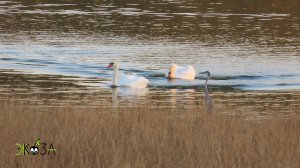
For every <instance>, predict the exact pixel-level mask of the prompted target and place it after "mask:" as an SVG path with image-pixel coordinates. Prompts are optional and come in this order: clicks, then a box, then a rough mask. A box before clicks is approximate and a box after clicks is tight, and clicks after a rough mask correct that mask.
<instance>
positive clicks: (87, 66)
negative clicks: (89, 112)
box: [0, 0, 300, 113]
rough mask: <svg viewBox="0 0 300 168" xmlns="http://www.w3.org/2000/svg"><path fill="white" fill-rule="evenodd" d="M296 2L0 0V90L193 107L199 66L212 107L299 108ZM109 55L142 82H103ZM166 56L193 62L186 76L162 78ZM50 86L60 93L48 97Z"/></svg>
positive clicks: (198, 102)
mask: <svg viewBox="0 0 300 168" xmlns="http://www.w3.org/2000/svg"><path fill="white" fill-rule="evenodd" d="M299 7H300V3H299V2H298V1H294V0H286V1H276V0H263V1H247V0H241V1H234V0H225V1H224V0H223V1H208V0H202V1H198V0H153V1H136V0H135V1H133V0H123V1H98V0H85V1H83V0H22V1H0V69H1V72H0V79H1V81H0V84H1V88H2V89H1V95H12V94H14V95H19V96H20V95H27V96H28V95H32V94H47V95H48V96H45V98H44V100H45V101H50V100H52V99H53V100H54V99H55V100H59V99H65V98H66V99H67V98H69V99H70V97H72V96H73V98H75V99H76V98H78V100H79V99H80V100H82V97H86V98H87V99H91V98H90V97H89V96H91V95H93V100H95V101H93V102H96V103H95V104H97V105H109V106H110V105H116V104H117V105H128V104H131V105H137V104H151V105H154V106H156V105H164V106H178V105H179V106H184V107H191V106H202V105H203V88H204V87H203V84H204V79H203V76H201V75H200V74H199V72H201V71H206V70H208V71H210V72H211V74H212V77H211V79H210V81H209V88H210V92H211V93H210V94H211V96H212V98H213V100H214V103H215V104H217V105H218V104H221V105H225V106H227V107H232V106H234V107H235V108H239V109H242V110H241V112H250V111H251V112H252V113H255V112H259V113H264V112H265V111H270V110H266V109H272V108H274V109H278V108H279V109H281V110H282V111H283V112H286V111H292V110H291V109H297V108H299V107H300V98H299V97H300V94H299V93H300V68H299V67H300V66H299V65H300V25H299V23H300V12H299ZM112 61H118V62H120V63H121V71H122V72H123V73H128V74H136V75H140V76H144V77H146V78H148V79H149V80H150V86H149V88H147V89H140V90H136V89H129V88H118V89H112V88H111V87H110V83H111V76H112V71H111V70H107V69H106V68H105V67H106V66H107V64H108V63H109V62H112ZM171 63H176V64H179V65H187V64H188V65H193V66H194V67H195V69H196V71H197V75H196V80H194V81H185V80H175V81H171V82H170V81H168V80H166V79H165V78H164V73H165V71H166V69H167V68H168V66H169V65H170V64H171ZM58 93H64V94H63V97H64V98H58V97H59V96H58V97H55V96H54V97H53V96H51V94H52V95H53V94H58ZM66 93H70V95H71V96H70V95H69V94H66ZM75 94H76V95H77V96H76V95H75ZM49 95H50V96H49ZM21 97H22V96H21ZM25 97H26V96H25ZM90 101H91V100H89V102H90ZM107 102H108V103H111V104H108V103H107ZM56 103H61V102H60V101H57V102H56Z"/></svg>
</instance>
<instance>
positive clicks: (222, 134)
mask: <svg viewBox="0 0 300 168" xmlns="http://www.w3.org/2000/svg"><path fill="white" fill-rule="evenodd" d="M0 106H1V115H0V124H1V125H0V126H1V127H0V130H1V139H0V144H1V154H0V158H1V161H0V167H50V166H51V167H151V168H152V167H168V168H170V167H295V168H296V167H300V162H299V158H300V146H299V142H300V132H299V130H300V122H299V118H298V117H296V116H295V117H290V118H285V119H283V118H279V117H273V118H271V119H268V120H263V121H253V120H252V121H249V120H245V119H244V118H243V117H241V116H239V117H237V116H218V115H216V113H214V114H207V113H206V112H205V111H204V110H201V109H200V110H199V109H182V108H178V109H168V108H160V109H159V108H155V109H154V108H151V107H144V108H130V107H127V108H120V109H109V108H101V107H75V106H72V105H70V107H50V108H49V107H40V106H32V105H27V104H26V103H22V102H21V101H14V100H6V101H0ZM36 138H41V140H42V141H44V142H48V143H50V142H52V143H53V144H54V147H55V148H56V149H57V154H56V155H52V154H51V155H49V156H42V155H38V156H33V155H29V156H15V153H17V149H16V146H15V144H16V143H33V142H34V141H35V140H36Z"/></svg>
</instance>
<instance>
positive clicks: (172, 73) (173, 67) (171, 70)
mask: <svg viewBox="0 0 300 168" xmlns="http://www.w3.org/2000/svg"><path fill="white" fill-rule="evenodd" d="M176 68H177V65H176V64H171V66H170V67H169V73H168V78H169V79H171V78H175V72H176Z"/></svg>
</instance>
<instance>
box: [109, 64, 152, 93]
mask: <svg viewBox="0 0 300 168" xmlns="http://www.w3.org/2000/svg"><path fill="white" fill-rule="evenodd" d="M109 67H113V68H114V72H113V79H112V86H125V87H132V88H145V87H147V85H148V83H149V80H148V79H146V78H144V77H139V76H134V75H125V74H121V75H119V64H118V63H111V64H110V65H109Z"/></svg>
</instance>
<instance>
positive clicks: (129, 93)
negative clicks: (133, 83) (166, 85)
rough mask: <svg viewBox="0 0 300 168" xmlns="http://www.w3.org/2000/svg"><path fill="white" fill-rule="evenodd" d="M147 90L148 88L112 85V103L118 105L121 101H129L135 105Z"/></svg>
mask: <svg viewBox="0 0 300 168" xmlns="http://www.w3.org/2000/svg"><path fill="white" fill-rule="evenodd" d="M148 92H149V89H148V88H131V87H113V88H112V104H113V107H119V105H120V104H119V103H121V102H127V103H128V102H129V103H132V105H134V106H135V105H137V102H138V101H139V100H140V99H142V98H144V97H145V96H146V95H147V94H148Z"/></svg>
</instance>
